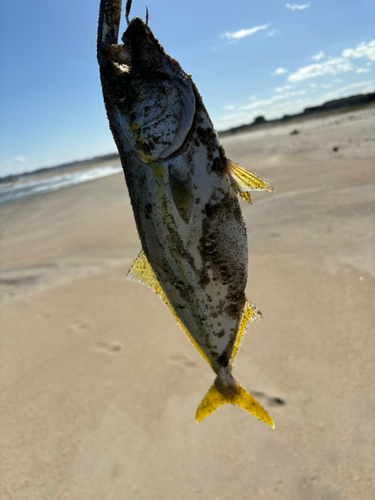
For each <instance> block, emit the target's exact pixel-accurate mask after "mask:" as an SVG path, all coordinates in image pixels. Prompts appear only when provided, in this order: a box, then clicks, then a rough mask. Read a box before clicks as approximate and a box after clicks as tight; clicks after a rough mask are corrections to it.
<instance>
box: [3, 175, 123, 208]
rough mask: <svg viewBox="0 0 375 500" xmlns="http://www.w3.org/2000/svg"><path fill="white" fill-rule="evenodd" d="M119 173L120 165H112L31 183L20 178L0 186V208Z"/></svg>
mask: <svg viewBox="0 0 375 500" xmlns="http://www.w3.org/2000/svg"><path fill="white" fill-rule="evenodd" d="M121 171H122V167H121V165H114V166H110V167H96V168H92V169H90V170H84V171H77V172H72V173H69V174H62V175H61V174H60V175H56V176H53V177H48V178H44V179H35V180H31V181H28V180H22V177H20V179H19V180H18V181H16V182H12V183H9V184H5V185H3V186H2V185H1V184H0V206H1V205H5V204H7V203H12V202H14V201H20V200H23V199H24V198H28V197H29V196H34V195H36V194H40V193H47V192H49V191H56V190H57V189H62V188H65V187H68V186H72V185H73V184H80V183H81V182H87V181H92V180H94V179H99V178H100V177H106V176H108V175H113V174H117V173H118V172H121ZM26 179H27V178H26Z"/></svg>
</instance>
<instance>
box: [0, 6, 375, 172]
mask: <svg viewBox="0 0 375 500" xmlns="http://www.w3.org/2000/svg"><path fill="white" fill-rule="evenodd" d="M0 2H1V3H0V9H1V10H0V15H1V19H2V20H3V22H2V29H1V32H0V50H1V52H0V60H1V74H0V99H1V100H0V111H1V118H0V127H1V128H0V176H3V175H7V174H9V173H17V172H23V171H30V170H34V169H36V168H40V167H44V166H53V165H57V164H59V163H63V162H69V161H73V160H79V159H85V158H88V157H92V156H96V155H100V154H107V153H111V152H114V151H115V145H114V142H113V139H112V136H111V134H110V132H109V128H108V122H107V118H106V115H105V111H104V105H103V101H102V95H101V88H100V82H99V72H98V66H97V62H96V27H97V16H98V11H99V0H64V2H51V1H50V0H48V1H47V0H38V1H37V2H30V0H17V2H15V1H14V0H0ZM124 3H125V0H124ZM133 3H134V5H133V8H132V12H131V17H134V16H140V17H143V18H144V15H145V6H146V4H147V6H148V8H149V11H150V23H149V24H150V27H151V29H152V30H153V32H154V34H155V36H156V37H157V38H158V39H159V41H160V42H161V44H162V45H163V46H164V48H165V49H166V51H167V52H168V53H169V54H171V55H172V56H173V57H174V58H175V59H177V60H178V61H179V63H180V64H181V66H182V67H183V69H184V70H185V71H186V72H187V73H188V74H191V75H192V77H193V80H194V82H195V83H196V85H197V87H198V89H199V91H200V93H201V95H202V97H203V100H204V103H205V105H206V107H207V109H208V111H209V113H210V116H211V119H212V120H213V122H214V125H215V127H216V128H217V129H218V130H224V129H227V128H229V127H232V126H236V125H241V124H243V123H249V122H251V121H252V120H253V119H254V117H255V116H258V115H264V116H265V117H266V118H272V117H278V116H282V115H283V114H288V113H295V112H299V111H302V110H303V109H304V108H305V107H307V106H312V105H315V104H320V103H322V102H324V101H326V100H330V99H335V98H338V97H342V96H347V95H352V94H358V93H362V92H364V93H366V92H370V91H372V92H373V91H375V85H374V75H375V71H374V68H375V30H374V26H375V23H374V19H375V3H374V1H373V0H357V1H356V2H353V1H352V0H324V1H323V0H312V1H311V2H305V1H301V2H297V3H294V2H293V1H292V2H290V3H288V2H285V1H279V0H261V1H260V0H257V1H252V0H231V1H230V2H228V1H227V0H225V1H224V0H199V1H198V0H186V1H183V0H133ZM121 29H122V31H123V30H124V29H125V21H124V22H123V25H122V27H121Z"/></svg>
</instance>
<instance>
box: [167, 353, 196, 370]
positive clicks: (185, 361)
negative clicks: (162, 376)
mask: <svg viewBox="0 0 375 500" xmlns="http://www.w3.org/2000/svg"><path fill="white" fill-rule="evenodd" d="M169 359H170V361H171V362H172V363H173V364H175V365H180V366H182V367H184V368H194V366H196V364H195V363H194V362H193V361H190V359H189V358H188V357H186V356H181V355H179V354H174V355H172V356H170V358H169Z"/></svg>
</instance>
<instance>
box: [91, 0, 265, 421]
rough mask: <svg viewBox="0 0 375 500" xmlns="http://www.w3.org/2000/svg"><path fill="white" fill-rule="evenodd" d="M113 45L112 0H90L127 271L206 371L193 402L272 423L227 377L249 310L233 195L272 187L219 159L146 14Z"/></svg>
mask: <svg viewBox="0 0 375 500" xmlns="http://www.w3.org/2000/svg"><path fill="white" fill-rule="evenodd" d="M131 4H132V1H131V0H128V1H127V4H126V9H125V18H126V22H127V28H126V30H125V32H124V34H123V35H122V38H121V42H122V43H118V36H119V25H120V18H121V11H122V2H121V0H112V1H111V0H101V2H100V11H99V21H98V41H97V58H98V63H99V71H100V79H101V85H102V90H103V99H104V104H105V108H106V112H107V117H108V121H109V126H110V129H111V131H112V134H113V138H114V140H115V143H116V145H117V149H118V152H119V155H120V158H121V163H122V166H123V170H124V174H125V180H126V184H127V187H128V191H129V196H130V201H131V205H132V208H133V212H134V218H135V223H136V227H137V231H138V234H139V238H140V241H141V245H142V250H141V252H140V253H139V255H138V256H137V257H136V259H135V261H134V263H133V265H132V266H131V268H130V270H129V272H128V276H127V277H128V278H129V279H130V280H134V281H138V282H141V283H143V284H145V285H147V286H148V287H150V288H151V289H152V290H153V291H154V292H155V293H156V294H157V295H159V297H160V298H161V299H162V300H163V301H164V303H165V304H166V306H167V307H168V308H169V310H170V311H171V313H172V314H173V316H174V318H175V319H176V321H177V323H178V324H179V326H180V327H181V329H182V330H183V331H184V333H185V334H186V335H187V337H188V338H189V340H190V341H191V342H192V344H193V345H194V346H195V347H196V349H197V350H198V351H199V353H200V354H201V355H202V356H203V358H204V359H205V360H206V361H207V363H208V364H209V365H210V367H211V368H212V370H213V371H214V373H215V374H216V378H215V380H214V382H213V384H212V386H211V387H210V389H209V390H208V392H207V394H206V395H205V397H204V398H203V400H202V402H201V403H200V405H199V406H198V409H197V411H196V416H195V417H196V420H197V421H198V422H199V421H201V420H203V419H204V418H206V417H207V416H208V415H210V414H211V413H213V412H214V411H215V410H216V409H217V408H219V407H221V406H223V405H226V404H232V405H235V406H238V407H241V408H242V409H244V410H245V411H247V412H248V413H250V414H252V415H253V416H255V417H256V418H258V419H259V420H261V421H263V422H265V423H266V424H268V425H269V426H270V427H272V428H274V423H273V421H272V419H271V417H270V416H269V414H268V413H267V411H266V410H265V409H264V408H263V407H262V406H261V404H260V403H259V402H258V401H256V399H255V398H254V397H253V396H252V395H251V394H250V393H249V392H248V391H247V390H246V389H245V388H244V387H242V386H241V385H240V383H239V382H238V381H237V380H236V379H235V377H234V376H233V374H232V371H233V366H234V361H235V358H236V355H237V352H238V350H239V347H240V343H241V340H242V337H243V334H244V331H245V328H246V326H247V324H248V323H249V322H251V321H253V320H254V319H257V318H259V317H261V312H260V311H259V310H258V309H257V307H256V306H255V305H254V304H253V303H252V302H250V301H248V300H247V298H246V296H245V287H246V283H247V274H248V248H247V233H246V226H245V221H244V218H243V215H242V211H241V206H240V203H239V197H242V198H243V199H245V200H246V201H247V202H248V203H252V200H251V191H270V192H272V191H273V188H272V187H271V186H270V185H269V184H268V183H267V182H266V181H264V180H263V179H261V178H260V177H259V176H258V175H257V174H255V173H253V172H251V171H249V170H247V169H245V168H244V167H242V166H241V165H239V164H237V163H235V162H233V161H232V160H230V159H229V158H227V157H226V154H225V151H224V148H223V146H222V144H221V142H220V140H219V137H218V135H217V132H216V130H215V129H214V126H213V124H212V121H211V119H210V117H209V115H208V112H207V110H206V108H205V106H204V104H203V101H202V97H201V96H200V94H199V92H198V90H197V88H196V86H195V84H194V83H193V80H192V78H191V76H189V75H187V74H186V73H185V72H184V71H183V69H182V68H181V66H180V64H179V63H178V62H177V61H176V60H174V59H173V58H172V57H171V56H170V55H169V54H168V53H167V52H166V51H165V50H164V49H163V47H162V46H161V45H160V43H159V42H158V40H157V39H156V38H155V36H154V34H153V32H152V31H151V29H150V28H149V26H148V22H149V14H148V11H146V19H145V21H143V20H142V19H140V18H137V17H135V18H133V19H132V20H129V15H130V9H131Z"/></svg>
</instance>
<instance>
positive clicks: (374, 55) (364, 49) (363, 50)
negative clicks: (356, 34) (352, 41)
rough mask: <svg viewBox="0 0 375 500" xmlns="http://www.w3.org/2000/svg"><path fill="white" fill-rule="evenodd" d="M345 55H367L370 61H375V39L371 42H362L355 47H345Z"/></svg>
mask: <svg viewBox="0 0 375 500" xmlns="http://www.w3.org/2000/svg"><path fill="white" fill-rule="evenodd" d="M342 55H343V57H354V58H355V59H358V58H359V57H367V58H368V59H370V61H375V40H372V41H371V42H369V43H365V42H361V43H360V44H359V45H357V47H356V48H355V49H345V50H344V51H343V53H342Z"/></svg>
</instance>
